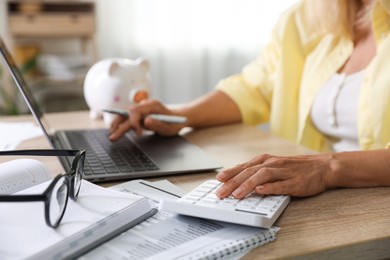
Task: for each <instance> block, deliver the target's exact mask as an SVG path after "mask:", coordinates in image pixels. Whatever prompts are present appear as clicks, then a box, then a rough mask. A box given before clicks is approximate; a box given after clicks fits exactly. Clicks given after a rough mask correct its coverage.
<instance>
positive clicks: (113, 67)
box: [108, 62, 120, 76]
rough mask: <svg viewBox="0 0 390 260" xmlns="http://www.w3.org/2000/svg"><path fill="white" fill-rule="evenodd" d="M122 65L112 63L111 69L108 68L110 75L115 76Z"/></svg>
mask: <svg viewBox="0 0 390 260" xmlns="http://www.w3.org/2000/svg"><path fill="white" fill-rule="evenodd" d="M119 67H120V65H119V64H118V63H117V62H113V63H111V65H110V67H109V68H108V75H110V76H114V75H115V73H116V72H117V71H118V70H119Z"/></svg>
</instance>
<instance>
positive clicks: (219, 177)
mask: <svg viewBox="0 0 390 260" xmlns="http://www.w3.org/2000/svg"><path fill="white" fill-rule="evenodd" d="M224 176H225V174H224V172H220V173H218V174H217V175H216V176H215V177H216V178H218V179H223V177H224Z"/></svg>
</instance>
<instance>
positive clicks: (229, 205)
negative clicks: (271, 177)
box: [159, 180, 290, 228]
mask: <svg viewBox="0 0 390 260" xmlns="http://www.w3.org/2000/svg"><path fill="white" fill-rule="evenodd" d="M221 185H222V183H221V182H219V181H217V180H208V181H205V182H204V183H202V184H201V185H199V186H198V187H196V188H195V189H193V190H192V191H190V192H189V193H187V194H186V195H184V196H183V197H182V198H180V199H178V200H176V201H172V200H161V202H160V205H159V209H160V210H166V211H171V212H174V213H178V214H182V215H188V216H193V217H200V218H206V219H212V220H219V221H224V222H230V223H235V224H242V225H249V226H255V227H262V228H270V227H271V226H272V225H273V224H274V222H275V221H276V220H277V218H278V217H279V215H280V214H281V213H282V212H283V210H284V209H285V208H286V206H287V205H288V203H289V202H290V197H289V196H284V195H278V196H274V195H273V196H262V195H259V194H256V193H252V194H249V195H248V196H247V197H245V198H244V199H240V200H239V199H235V198H234V197H233V196H230V197H227V198H225V199H220V198H219V197H218V196H217V195H216V194H215V191H216V190H217V189H218V187H219V186H221Z"/></svg>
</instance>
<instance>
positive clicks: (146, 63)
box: [136, 58, 150, 72]
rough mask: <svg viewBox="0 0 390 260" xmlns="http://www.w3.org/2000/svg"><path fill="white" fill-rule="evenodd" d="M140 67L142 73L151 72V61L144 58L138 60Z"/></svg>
mask: <svg viewBox="0 0 390 260" xmlns="http://www.w3.org/2000/svg"><path fill="white" fill-rule="evenodd" d="M136 61H137V64H138V66H139V67H140V68H141V69H142V71H144V72H147V71H149V68H150V64H149V61H147V60H145V59H143V58H138V59H137V60H136Z"/></svg>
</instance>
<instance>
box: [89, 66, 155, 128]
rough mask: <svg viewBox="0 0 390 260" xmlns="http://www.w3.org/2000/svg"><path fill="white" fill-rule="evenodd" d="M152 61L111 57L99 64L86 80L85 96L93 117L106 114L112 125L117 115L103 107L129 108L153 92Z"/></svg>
mask: <svg viewBox="0 0 390 260" xmlns="http://www.w3.org/2000/svg"><path fill="white" fill-rule="evenodd" d="M150 90H151V78H150V74H149V62H148V61H147V60H145V59H143V58H138V59H137V60H130V59H125V58H109V59H104V60H101V61H99V62H97V63H95V64H94V65H93V66H92V67H91V68H90V69H89V71H88V73H87V75H86V77H85V80H84V98H85V101H86V102H87V105H88V107H89V108H90V117H91V118H92V119H97V118H101V117H102V116H103V120H104V123H105V124H106V125H109V124H110V123H111V122H112V120H113V119H114V117H115V115H113V114H109V113H107V112H103V111H102V110H103V109H125V110H127V109H128V107H129V106H130V105H134V104H137V103H139V102H141V101H142V100H143V99H146V98H148V97H149V95H150Z"/></svg>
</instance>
